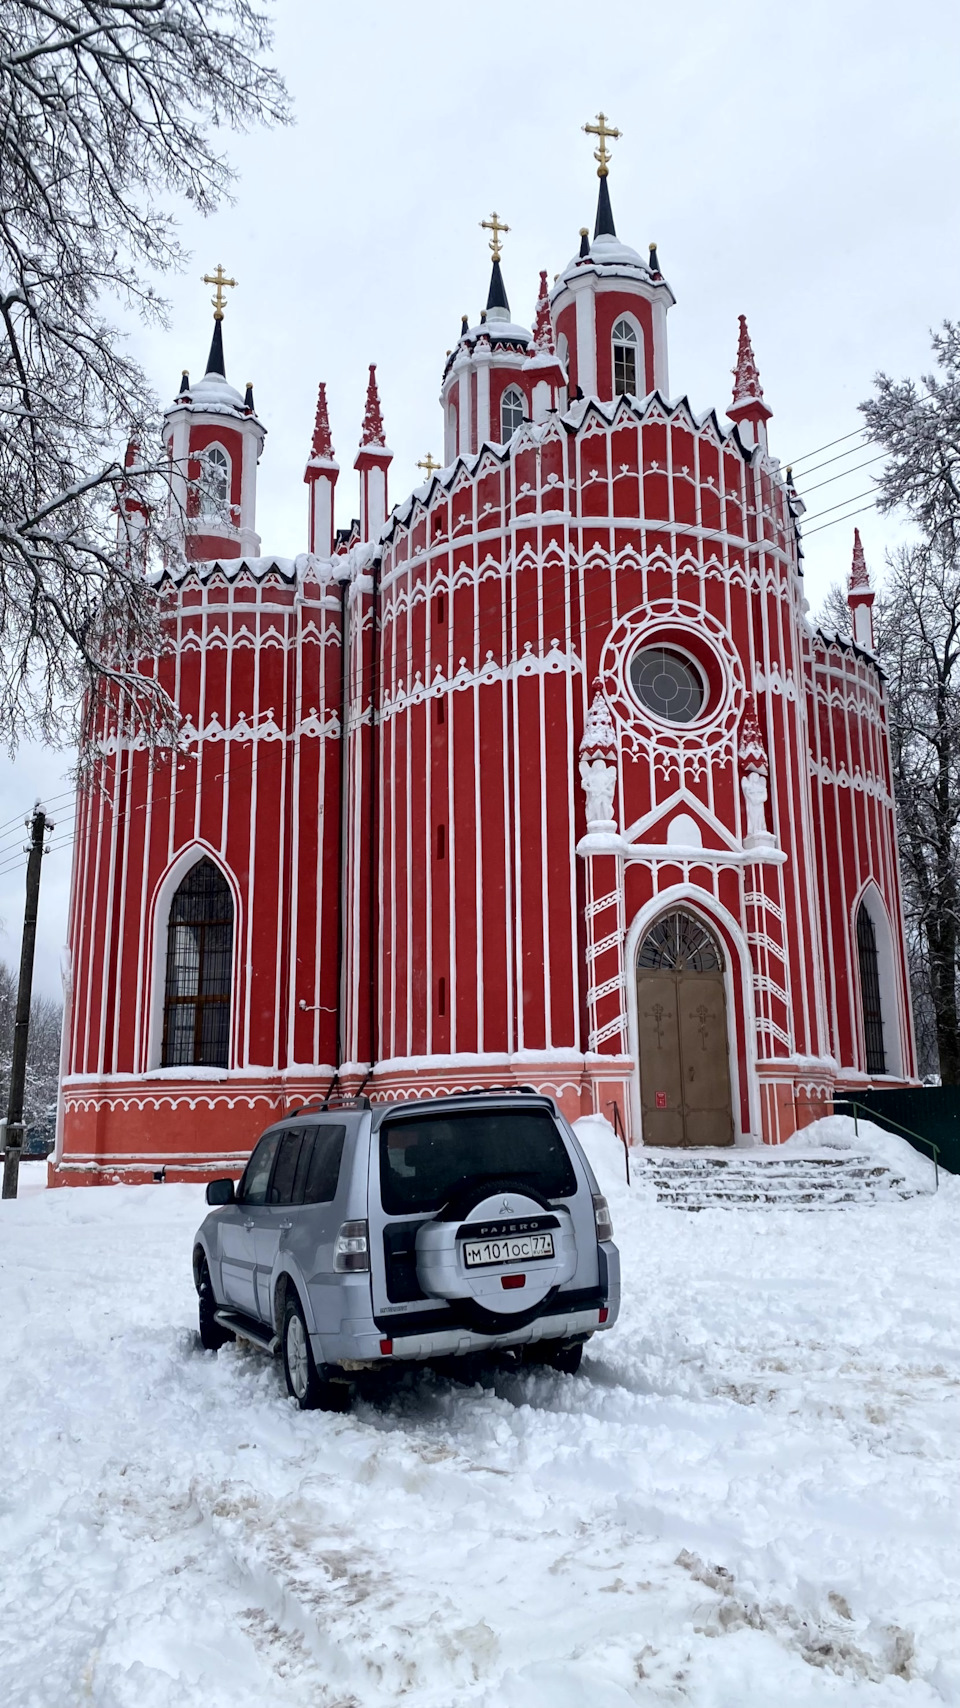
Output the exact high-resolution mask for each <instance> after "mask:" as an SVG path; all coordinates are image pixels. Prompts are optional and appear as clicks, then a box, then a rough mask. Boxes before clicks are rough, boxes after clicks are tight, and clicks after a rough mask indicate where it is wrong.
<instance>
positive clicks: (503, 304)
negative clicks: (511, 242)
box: [480, 213, 510, 320]
mask: <svg viewBox="0 0 960 1708" xmlns="http://www.w3.org/2000/svg"><path fill="white" fill-rule="evenodd" d="M480 227H481V230H483V231H489V232H492V233H493V235H492V237H491V238H490V253H491V255H492V257H493V267H492V269H491V272H490V289H489V291H488V292H487V313H488V314H489V312H490V310H491V309H499V310H500V313H499V314H498V315H495V316H494V319H503V320H509V319H510V304H509V302H508V301H507V290H506V286H505V285H504V282H503V274H502V273H501V271H500V257H501V255H502V254H503V245H502V243H501V242H500V234H501V232H504V231H509V230H510V227H509V226H508V225H504V223H503V221H502V220H501V218H500V215H499V214H498V213H492V214H491V215H490V218H489V219H482V220H481V221H480Z"/></svg>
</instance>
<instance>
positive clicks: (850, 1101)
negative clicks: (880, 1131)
mask: <svg viewBox="0 0 960 1708" xmlns="http://www.w3.org/2000/svg"><path fill="white" fill-rule="evenodd" d="M838 1103H845V1104H846V1105H847V1107H848V1108H849V1109H852V1110H853V1131H854V1136H855V1137H859V1133H860V1127H859V1123H858V1119H857V1110H858V1109H862V1110H863V1113H864V1114H865V1115H867V1116H872V1117H873V1119H874V1122H875V1124H876V1125H877V1126H878V1127H882V1126H883V1124H884V1122H885V1121H889V1123H890V1125H891V1127H898V1128H899V1129H900V1131H901V1133H906V1134H907V1136H908V1138H911V1139H919V1141H920V1143H921V1144H922V1145H926V1146H927V1149H928V1150H929V1151H931V1152H932V1154H933V1177H934V1181H935V1185H934V1191H935V1192H939V1190H940V1146H939V1145H938V1144H934V1141H933V1139H928V1138H927V1137H926V1135H925V1134H924V1133H918V1132H917V1131H916V1129H915V1128H913V1127H905V1126H904V1124H903V1122H902V1121H898V1120H897V1118H896V1116H895V1115H887V1114H884V1115H880V1114H879V1113H878V1111H877V1110H876V1109H871V1108H870V1105H869V1104H868V1103H858V1102H857V1100H856V1098H855V1097H835V1098H834V1099H833V1106H834V1108H836V1106H837V1104H838Z"/></svg>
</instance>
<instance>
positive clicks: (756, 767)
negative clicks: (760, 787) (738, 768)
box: [738, 694, 767, 771]
mask: <svg viewBox="0 0 960 1708" xmlns="http://www.w3.org/2000/svg"><path fill="white" fill-rule="evenodd" d="M738 746H739V750H740V763H741V765H742V766H743V767H744V770H746V771H765V770H766V769H767V754H766V749H765V748H764V745H763V735H762V734H761V730H760V720H759V718H758V717H757V703H756V701H755V699H754V697H753V695H752V694H748V695H747V697H746V700H745V701H744V705H743V718H742V719H741V723H740V739H739V742H738Z"/></svg>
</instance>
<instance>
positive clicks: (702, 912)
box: [623, 884, 762, 1146]
mask: <svg viewBox="0 0 960 1708" xmlns="http://www.w3.org/2000/svg"><path fill="white" fill-rule="evenodd" d="M676 907H683V908H686V909H687V910H688V912H690V913H692V914H694V915H696V916H697V917H699V918H700V919H702V921H703V923H704V924H705V925H706V926H708V927H709V928H712V930H713V931H714V932H717V928H718V927H720V928H721V930H720V933H719V935H720V945H721V948H723V949H724V950H725V951H726V953H725V954H724V957H723V961H724V965H723V988H724V995H725V997H726V1004H727V1059H728V1062H729V1068H730V1094H731V1103H732V1105H733V1108H732V1114H733V1142H734V1144H735V1145H741V1146H750V1145H758V1144H760V1143H761V1142H762V1129H761V1119H760V1086H759V1083H758V1080H757V1021H756V1010H755V1007H754V1001H753V963H752V962H751V959H750V949H749V947H748V944H747V940H746V938H745V937H744V934H743V932H742V931H741V929H740V926H739V925H738V923H737V921H736V920H735V919H734V917H733V914H732V913H728V912H727V909H726V908H725V907H723V906H722V905H721V903H720V902H718V901H716V900H715V899H714V897H713V896H711V895H708V894H707V892H706V890H702V889H699V888H698V887H697V885H696V884H673V885H671V887H670V888H669V889H666V890H661V892H660V894H659V895H656V896H653V897H652V899H651V900H650V901H648V902H647V903H646V904H645V906H643V907H642V908H641V909H640V911H639V913H637V914H635V915H634V917H633V920H632V921H631V924H630V928H629V930H628V932H627V936H626V941H625V943H624V946H623V982H624V985H625V987H626V997H627V1039H628V1043H629V1048H630V1054H631V1055H632V1057H633V1060H634V1062H635V1063H636V1067H635V1070H634V1073H633V1077H632V1081H631V1086H630V1095H631V1097H632V1099H633V1130H634V1132H635V1133H639V1134H640V1142H641V1144H642V1143H643V1114H642V1110H641V1107H640V1024H639V1016H638V1013H637V956H638V954H639V952H640V945H641V943H642V942H643V939H644V938H645V936H646V934H647V932H648V931H649V930H650V927H651V925H653V924H654V923H655V921H656V920H658V919H659V918H660V915H661V914H663V913H670V912H671V911H672V910H673V909H674V908H676ZM735 978H736V980H737V981H739V983H738V984H737V983H735ZM738 988H739V990H740V991H742V993H743V1025H744V1034H745V1035H744V1039H743V1052H742V1059H743V1063H744V1066H745V1068H746V1075H747V1107H748V1109H749V1111H750V1131H749V1132H744V1131H743V1127H742V1124H741V1108H742V1104H741V1097H740V1064H741V1051H740V1048H739V1045H738V1039H737V1011H738V1007H739V1004H738V1002H737V1000H736V998H737V990H738Z"/></svg>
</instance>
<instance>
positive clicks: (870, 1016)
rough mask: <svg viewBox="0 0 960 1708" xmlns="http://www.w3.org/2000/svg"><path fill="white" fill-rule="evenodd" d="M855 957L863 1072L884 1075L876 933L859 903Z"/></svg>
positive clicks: (867, 914) (884, 1058) (884, 1056)
mask: <svg viewBox="0 0 960 1708" xmlns="http://www.w3.org/2000/svg"><path fill="white" fill-rule="evenodd" d="M857 957H858V959H859V962H860V1004H861V1008H862V1011H863V1042H864V1044H865V1046H866V1052H867V1072H868V1073H886V1071H887V1059H886V1055H885V1053H884V1048H883V1007H882V1004H881V1001H880V967H879V962H878V960H877V934H876V932H875V930H874V928H873V920H872V919H871V918H870V915H869V913H868V912H867V910H866V908H865V907H864V905H863V903H862V902H861V904H860V907H859V909H858V910H857Z"/></svg>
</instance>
